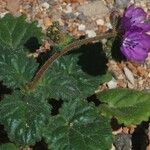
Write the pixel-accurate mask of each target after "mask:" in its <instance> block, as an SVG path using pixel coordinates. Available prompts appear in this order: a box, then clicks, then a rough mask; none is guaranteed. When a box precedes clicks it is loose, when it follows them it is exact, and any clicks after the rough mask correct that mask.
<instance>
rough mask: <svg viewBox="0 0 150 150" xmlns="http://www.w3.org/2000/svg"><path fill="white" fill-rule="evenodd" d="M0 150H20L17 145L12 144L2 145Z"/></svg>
mask: <svg viewBox="0 0 150 150" xmlns="http://www.w3.org/2000/svg"><path fill="white" fill-rule="evenodd" d="M0 150H19V148H17V147H16V145H14V144H12V143H7V144H2V145H0Z"/></svg>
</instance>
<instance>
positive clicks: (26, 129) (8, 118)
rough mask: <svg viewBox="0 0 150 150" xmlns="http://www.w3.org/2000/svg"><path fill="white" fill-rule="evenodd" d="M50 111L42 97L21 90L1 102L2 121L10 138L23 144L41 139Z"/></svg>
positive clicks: (32, 143)
mask: <svg viewBox="0 0 150 150" xmlns="http://www.w3.org/2000/svg"><path fill="white" fill-rule="evenodd" d="M50 113H51V112H50V109H49V106H48V105H47V104H46V103H43V102H42V100H41V98H40V97H33V96H30V95H28V96H25V95H23V94H21V93H19V92H15V93H13V95H10V96H6V97H5V98H4V99H3V100H2V101H1V102H0V114H1V116H0V123H1V124H4V127H5V130H6V131H7V133H8V136H9V138H10V140H11V141H14V142H16V143H17V144H19V145H21V146H28V145H34V144H35V142H37V141H40V140H41V135H42V128H43V127H44V126H46V124H47V123H48V118H49V117H50Z"/></svg>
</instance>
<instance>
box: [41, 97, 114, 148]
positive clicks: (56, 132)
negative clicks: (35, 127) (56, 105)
mask: <svg viewBox="0 0 150 150" xmlns="http://www.w3.org/2000/svg"><path fill="white" fill-rule="evenodd" d="M43 136H44V137H45V139H46V142H47V143H48V145H49V148H50V149H51V150H108V149H109V148H110V147H111V143H112V134H111V127H110V124H109V121H108V120H106V119H105V118H103V117H100V116H99V115H98V113H97V112H96V109H95V107H94V106H92V105H89V104H88V103H86V102H85V101H80V100H74V102H72V101H70V102H69V103H64V105H63V108H61V110H60V114H59V115H57V116H54V117H53V119H52V120H51V124H50V125H49V127H48V128H47V130H46V131H45V133H44V135H43Z"/></svg>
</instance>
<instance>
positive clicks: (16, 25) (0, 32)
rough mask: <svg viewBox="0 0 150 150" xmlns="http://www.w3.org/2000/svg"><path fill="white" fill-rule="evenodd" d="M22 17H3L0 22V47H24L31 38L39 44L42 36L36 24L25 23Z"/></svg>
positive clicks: (9, 15) (8, 15)
mask: <svg viewBox="0 0 150 150" xmlns="http://www.w3.org/2000/svg"><path fill="white" fill-rule="evenodd" d="M25 19H26V18H25V17H24V16H20V17H14V16H12V15H11V14H7V15H5V17H3V18H2V19H1V20H0V45H1V47H7V48H8V49H10V48H11V49H17V48H20V47H24V45H25V44H26V43H27V41H28V40H29V39H31V38H36V39H37V41H38V42H41V39H42V38H43V34H42V32H41V29H40V28H38V27H37V26H36V23H35V22H33V23H27V22H26V21H25Z"/></svg>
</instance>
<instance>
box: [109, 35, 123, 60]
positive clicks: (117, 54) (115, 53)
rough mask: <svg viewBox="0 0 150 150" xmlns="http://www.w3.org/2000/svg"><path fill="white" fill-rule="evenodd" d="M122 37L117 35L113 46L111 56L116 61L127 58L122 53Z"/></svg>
mask: <svg viewBox="0 0 150 150" xmlns="http://www.w3.org/2000/svg"><path fill="white" fill-rule="evenodd" d="M120 47H121V38H120V36H119V35H118V36H116V37H115V39H114V42H113V44H112V48H111V56H112V58H113V59H114V60H115V61H118V62H121V61H122V60H125V56H124V55H123V54H122V53H121V50H120Z"/></svg>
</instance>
